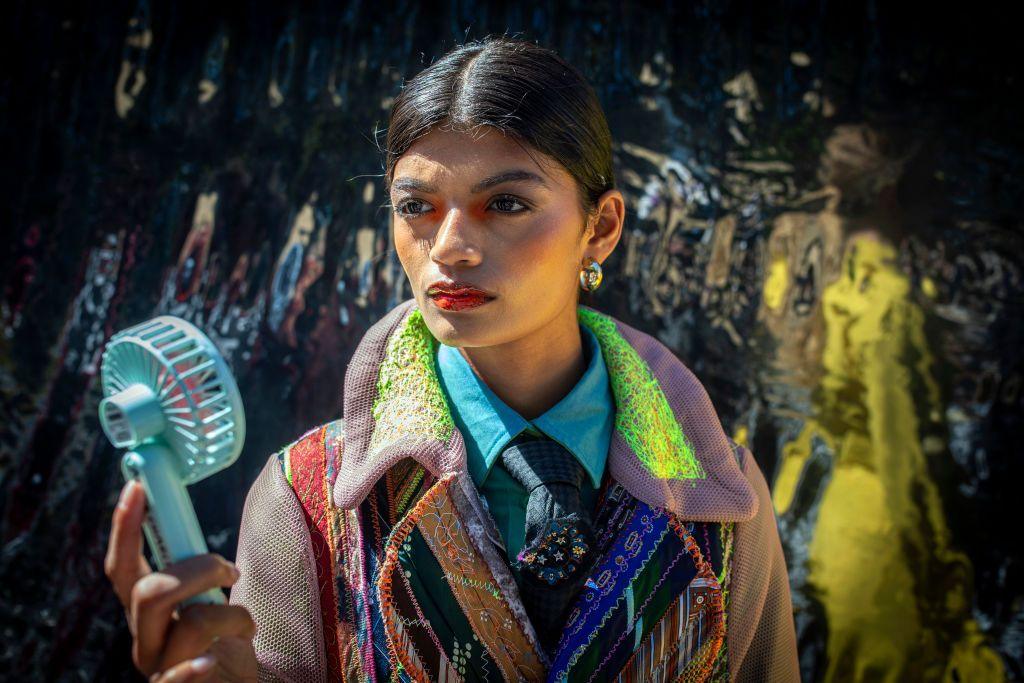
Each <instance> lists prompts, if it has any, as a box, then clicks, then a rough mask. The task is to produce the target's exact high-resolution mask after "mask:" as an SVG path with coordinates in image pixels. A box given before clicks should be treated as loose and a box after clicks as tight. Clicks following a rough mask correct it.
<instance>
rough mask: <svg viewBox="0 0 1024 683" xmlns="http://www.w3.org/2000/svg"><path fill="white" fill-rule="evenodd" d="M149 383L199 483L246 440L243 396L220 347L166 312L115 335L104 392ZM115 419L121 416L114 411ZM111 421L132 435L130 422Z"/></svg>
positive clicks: (168, 435)
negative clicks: (222, 355) (220, 351)
mask: <svg viewBox="0 0 1024 683" xmlns="http://www.w3.org/2000/svg"><path fill="white" fill-rule="evenodd" d="M137 383H142V384H144V385H146V386H147V387H149V388H150V389H152V390H153V392H154V393H155V394H156V397H157V400H158V401H159V402H160V407H161V410H162V411H163V414H164V417H165V419H166V422H167V425H168V429H167V430H166V431H165V432H164V433H163V434H162V437H163V438H164V439H165V440H166V441H167V443H168V445H169V446H170V447H171V448H172V450H174V452H175V453H176V454H177V455H178V456H179V457H181V458H182V460H183V464H184V465H185V472H184V473H183V474H184V476H186V478H187V480H189V481H194V480H197V479H201V478H203V477H204V476H206V475H208V474H211V473H212V472H213V471H216V470H219V469H222V468H223V467H226V466H227V465H229V464H231V462H233V461H234V460H235V459H236V458H237V457H238V454H239V452H240V451H241V447H242V442H243V441H244V439H245V414H244V411H243V408H242V402H241V396H240V394H239V392H238V388H237V386H236V384H235V381H234V378H233V377H232V376H231V373H230V371H229V370H228V368H227V364H226V363H225V362H224V359H223V358H222V357H221V355H220V353H219V352H218V351H217V348H216V346H214V344H213V342H211V341H210V340H209V339H208V338H207V337H206V335H204V334H203V333H202V332H201V331H200V330H199V329H197V328H196V327H195V326H193V325H192V324H191V323H188V322H187V321H185V320H182V319H180V318H176V317H173V316H160V317H158V318H154V319H153V320H150V321H147V322H145V323H141V324H139V325H136V326H134V327H130V328H128V329H126V330H123V331H121V332H119V333H117V334H116V335H114V336H113V337H112V338H111V341H110V343H109V344H108V345H107V347H106V350H105V351H104V354H103V367H102V384H103V392H104V396H113V395H114V394H116V393H118V392H120V391H123V390H124V389H126V388H127V387H129V386H131V385H133V384H137ZM107 417H108V419H109V418H111V417H114V418H116V417H117V416H116V415H107ZM124 423H125V420H124V419H123V415H122V416H121V423H120V424H118V422H117V420H116V419H115V420H114V421H113V422H112V423H111V424H113V425H116V426H117V428H118V429H121V430H127V431H129V432H130V429H131V428H130V425H127V424H124Z"/></svg>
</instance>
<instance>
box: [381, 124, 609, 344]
mask: <svg viewBox="0 0 1024 683" xmlns="http://www.w3.org/2000/svg"><path fill="white" fill-rule="evenodd" d="M484 131H485V132H483V133H476V134H469V133H458V132H450V131H443V130H434V131H432V132H430V133H428V134H427V135H425V136H423V137H422V138H420V139H419V140H418V141H417V142H416V143H415V144H414V145H413V146H412V147H411V148H410V149H409V150H408V151H407V152H406V153H405V154H403V155H402V157H401V158H400V159H399V160H398V162H397V163H396V164H395V168H394V174H393V181H392V184H391V203H392V206H393V207H394V238H395V248H396V249H397V251H398V258H399V260H400V261H401V262H402V267H403V268H404V269H405V272H406V275H407V276H408V277H409V282H410V284H411V285H412V290H413V295H414V296H415V298H416V302H417V304H418V305H419V308H420V310H421V311H422V312H423V317H424V320H425V322H426V324H427V327H428V328H430V331H431V333H432V334H433V335H434V336H435V337H436V338H437V339H439V340H440V341H441V342H442V343H444V344H447V345H449V346H466V347H477V346H494V345H498V344H503V343H507V342H510V341H514V340H517V339H520V338H523V337H525V336H527V335H529V334H530V333H531V332H534V331H536V330H538V329H541V328H543V327H544V326H545V325H547V324H548V323H550V322H551V321H553V320H555V319H556V318H557V317H558V316H559V315H567V313H566V311H567V309H569V310H571V315H572V316H573V317H572V319H573V320H575V315H576V313H575V309H576V291H577V287H578V282H579V279H578V278H579V269H580V267H581V262H582V260H583V258H584V257H585V256H593V257H594V258H596V259H597V260H598V261H599V262H600V261H602V260H603V258H604V257H605V256H607V254H606V253H600V252H601V251H602V247H601V245H602V244H604V243H603V242H601V243H599V244H597V245H596V246H595V245H594V244H590V241H588V239H587V237H588V235H589V234H590V233H591V230H590V229H588V230H587V234H584V233H583V226H584V223H585V222H586V221H587V218H586V216H585V215H584V212H583V211H582V210H581V208H580V205H579V201H578V195H577V189H576V181H575V180H574V178H573V177H572V176H571V175H569V173H568V171H566V170H565V169H564V167H562V166H561V165H560V164H558V163H557V162H555V161H553V160H552V159H550V158H549V157H546V156H544V155H542V154H540V153H539V152H536V151H534V150H531V152H530V153H527V152H526V151H525V150H524V149H523V147H521V146H520V145H519V144H517V143H516V142H515V141H514V140H513V139H511V138H508V137H505V136H504V135H503V134H502V133H501V132H500V131H497V130H495V129H492V128H486V129H484ZM538 162H539V163H538ZM612 247H614V243H613V244H612ZM608 251H610V249H608ZM438 281H440V282H442V283H445V282H447V283H449V284H451V283H452V282H453V281H454V282H457V283H462V284H466V285H468V286H470V287H473V288H476V289H478V290H480V291H481V292H483V293H484V295H485V296H483V297H474V296H460V295H458V293H456V296H448V297H446V296H443V295H437V294H435V292H434V290H432V289H430V288H431V285H433V284H434V283H436V282H438ZM481 302H482V303H481Z"/></svg>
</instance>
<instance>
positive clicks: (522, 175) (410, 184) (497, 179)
mask: <svg viewBox="0 0 1024 683" xmlns="http://www.w3.org/2000/svg"><path fill="white" fill-rule="evenodd" d="M515 182H520V183H522V182H526V183H536V184H537V185H540V186H542V187H548V184H547V183H546V182H544V179H543V178H541V177H540V176H539V175H537V174H536V173H533V172H531V171H524V170H513V171H503V172H501V173H498V174H496V175H492V176H490V177H489V178H484V179H483V180H481V181H480V182H478V183H477V184H476V185H474V186H473V187H472V188H470V192H471V193H473V194H477V193H478V192H483V191H484V190H488V189H490V188H492V187H495V186H496V185H501V184H503V183H515ZM391 189H393V190H406V191H410V192H424V193H427V194H433V193H436V192H437V187H436V186H434V185H431V184H430V183H425V182H423V181H422V180H417V179H416V178H397V179H396V180H395V181H394V182H393V183H391Z"/></svg>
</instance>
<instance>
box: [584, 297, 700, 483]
mask: <svg viewBox="0 0 1024 683" xmlns="http://www.w3.org/2000/svg"><path fill="white" fill-rule="evenodd" d="M578 317H579V320H580V322H581V323H582V324H584V325H586V326H587V328H589V329H590V331H591V332H593V333H594V335H595V336H596V337H597V341H598V342H599V343H600V345H601V353H602V355H603V356H604V362H605V365H606V366H607V367H608V378H609V381H610V382H611V385H612V394H613V395H614V396H615V404H616V410H615V427H616V428H617V429H618V430H619V433H620V434H621V435H622V438H623V439H625V441H626V443H628V444H629V446H630V447H631V448H632V449H633V452H635V453H636V455H637V458H639V460H640V462H642V463H643V464H644V466H645V467H647V470H648V471H649V472H650V473H651V474H653V475H654V476H655V477H658V478H660V479H703V478H704V477H705V476H706V475H705V472H704V468H703V467H701V464H700V461H699V460H697V457H696V455H695V454H694V452H693V446H692V445H691V444H690V440H689V439H687V438H686V435H685V434H684V433H683V430H682V428H681V427H680V426H679V423H678V422H677V421H676V417H675V414H674V413H673V412H672V406H670V405H669V403H668V398H666V396H665V392H663V391H662V390H661V386H660V385H659V384H658V380H657V379H655V377H654V376H653V375H652V374H651V369H650V367H648V365H647V363H646V361H644V359H643V358H641V357H640V354H639V353H637V351H636V349H634V348H633V346H632V345H631V344H630V343H629V342H628V341H626V338H625V337H623V336H622V335H621V334H619V331H618V329H617V328H616V327H615V321H614V320H612V319H611V318H609V317H608V316H606V315H604V314H601V313H598V312H597V311H593V310H591V309H588V308H583V307H580V308H579V309H578Z"/></svg>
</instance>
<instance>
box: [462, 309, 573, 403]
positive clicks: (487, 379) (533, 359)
mask: <svg viewBox="0 0 1024 683" xmlns="http://www.w3.org/2000/svg"><path fill="white" fill-rule="evenodd" d="M459 351H460V353H462V355H463V356H464V357H465V358H466V360H467V361H468V362H469V364H470V366H472V368H473V370H474V372H476V374H477V375H478V376H479V377H480V379H482V380H483V381H484V383H485V384H487V386H488V387H490V389H491V391H493V392H494V393H495V394H497V396H498V398H500V399H501V400H502V401H504V402H505V404H506V405H508V407H510V408H512V409H513V410H515V411H516V412H517V413H519V414H520V415H522V416H523V418H524V419H527V420H532V419H534V418H536V417H539V416H540V415H543V414H544V413H545V412H546V411H547V410H548V409H549V408H551V407H552V406H554V405H555V404H556V403H558V402H559V401H560V400H561V399H562V398H563V397H564V396H565V395H566V394H568V393H569V391H570V390H571V389H572V388H573V387H574V386H575V385H576V383H577V382H578V381H579V379H580V377H582V376H583V372H584V370H585V369H586V364H585V362H584V356H583V340H582V339H581V337H580V329H579V321H578V319H577V317H576V305H575V301H572V302H570V305H568V306H566V307H565V308H564V309H563V310H562V311H561V312H560V313H559V314H558V315H557V316H556V317H555V318H554V319H553V320H551V321H548V322H545V323H544V324H543V325H542V326H541V327H539V328H538V329H536V330H534V331H533V332H531V333H530V334H527V335H526V336H523V337H520V338H519V339H515V340H513V341H510V342H506V343H504V344H499V345H496V346H478V347H470V348H467V347H463V348H460V349H459Z"/></svg>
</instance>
